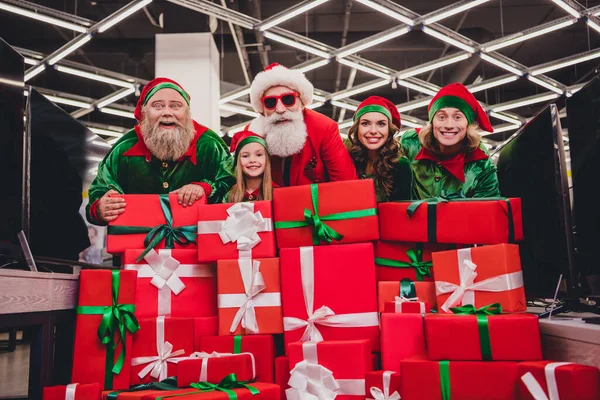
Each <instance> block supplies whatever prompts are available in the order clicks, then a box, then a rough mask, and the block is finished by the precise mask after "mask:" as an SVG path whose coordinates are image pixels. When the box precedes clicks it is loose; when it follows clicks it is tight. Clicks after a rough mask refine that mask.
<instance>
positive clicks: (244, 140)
mask: <svg viewBox="0 0 600 400" xmlns="http://www.w3.org/2000/svg"><path fill="white" fill-rule="evenodd" d="M249 143H260V144H261V145H262V146H263V147H264V148H265V151H266V152H267V153H269V149H268V147H267V142H266V141H265V139H264V138H263V137H262V136H260V135H258V134H256V133H254V132H251V131H241V132H238V133H236V134H235V135H233V137H232V138H231V147H230V149H229V151H230V152H231V153H234V156H233V163H234V165H235V164H236V163H237V159H238V155H239V153H240V151H241V150H242V148H243V147H244V146H245V145H247V144H249Z"/></svg>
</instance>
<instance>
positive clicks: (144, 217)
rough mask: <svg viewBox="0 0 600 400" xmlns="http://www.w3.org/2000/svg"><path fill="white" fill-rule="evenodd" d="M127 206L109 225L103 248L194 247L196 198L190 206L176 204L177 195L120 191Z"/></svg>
mask: <svg viewBox="0 0 600 400" xmlns="http://www.w3.org/2000/svg"><path fill="white" fill-rule="evenodd" d="M117 196H118V197H122V198H124V199H125V202H126V204H127V206H126V207H125V211H124V212H123V214H121V215H119V218H117V219H115V220H114V221H112V222H110V223H109V224H108V238H107V240H106V251H108V252H109V253H112V254H121V253H123V252H124V251H125V250H127V249H152V248H153V249H163V248H167V249H172V248H175V249H180V248H187V249H196V248H197V246H196V236H197V235H196V231H197V229H198V228H197V226H196V223H197V222H198V211H197V206H196V204H198V203H199V202H206V199H205V198H204V197H203V198H202V199H204V200H202V199H201V200H199V201H197V202H196V203H195V204H194V205H193V206H191V207H184V206H183V205H180V204H178V203H177V194H169V195H167V194H122V195H117Z"/></svg>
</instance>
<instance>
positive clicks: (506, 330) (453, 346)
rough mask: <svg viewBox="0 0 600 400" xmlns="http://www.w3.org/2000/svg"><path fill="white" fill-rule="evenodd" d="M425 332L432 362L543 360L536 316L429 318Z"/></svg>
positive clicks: (426, 319)
mask: <svg viewBox="0 0 600 400" xmlns="http://www.w3.org/2000/svg"><path fill="white" fill-rule="evenodd" d="M485 321H487V324H486V323H485ZM425 332H426V340H427V351H428V354H429V359H430V360H461V361H471V360H486V361H491V360H494V361H524V360H527V361H529V360H541V359H542V345H541V342H540V328H539V323H538V317H537V316H536V315H533V314H502V315H489V316H488V315H426V316H425ZM448 332H452V334H451V335H449V334H448ZM488 338H489V339H488Z"/></svg>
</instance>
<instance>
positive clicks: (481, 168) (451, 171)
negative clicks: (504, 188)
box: [400, 83, 500, 199]
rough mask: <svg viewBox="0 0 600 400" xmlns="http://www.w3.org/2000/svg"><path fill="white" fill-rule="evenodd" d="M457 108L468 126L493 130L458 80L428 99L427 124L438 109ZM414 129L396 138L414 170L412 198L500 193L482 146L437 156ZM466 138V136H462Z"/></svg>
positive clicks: (473, 98) (489, 195)
mask: <svg viewBox="0 0 600 400" xmlns="http://www.w3.org/2000/svg"><path fill="white" fill-rule="evenodd" d="M445 107H452V108H457V109H459V110H460V111H461V112H462V113H463V114H464V115H465V117H466V118H467V120H468V122H469V125H470V124H473V123H474V122H477V123H478V124H479V127H480V128H481V129H482V130H484V131H487V132H493V131H494V130H493V128H492V125H491V124H490V120H489V118H488V116H487V114H486V113H485V111H484V110H483V108H482V107H481V105H480V104H479V102H478V101H477V99H476V98H475V96H473V94H472V93H471V92H469V90H468V89H467V88H466V87H465V86H464V85H462V84H460V83H452V84H450V85H448V86H445V87H443V88H442V89H440V91H439V92H438V93H437V94H436V95H435V96H434V97H433V99H431V102H430V103H429V107H428V113H429V123H430V124H432V121H433V117H434V116H435V114H436V113H437V112H438V111H439V110H440V109H442V108H445ZM418 132H419V131H418V130H415V129H411V130H409V131H407V132H406V133H404V135H403V136H402V139H401V141H400V145H401V147H402V152H403V153H404V154H405V155H406V156H407V157H408V158H409V160H410V161H411V163H412V169H413V173H414V187H413V198H415V199H426V198H431V197H437V196H439V195H440V194H441V193H442V191H444V192H445V193H449V194H452V193H458V192H461V191H462V193H463V194H464V195H465V196H466V197H478V198H481V197H496V196H500V189H499V186H498V176H497V174H496V166H495V165H494V164H493V163H492V161H491V160H490V158H489V154H488V152H487V150H486V148H485V146H484V145H483V143H480V144H479V147H478V148H477V149H475V150H474V151H471V152H467V151H461V152H459V153H458V154H456V155H454V156H452V157H450V158H441V157H440V156H439V155H437V154H436V153H434V152H433V151H431V150H429V149H427V148H425V147H423V144H422V143H421V141H420V140H419V136H418ZM465 140H466V139H465Z"/></svg>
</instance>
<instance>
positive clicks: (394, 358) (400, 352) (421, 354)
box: [381, 313, 427, 372]
mask: <svg viewBox="0 0 600 400" xmlns="http://www.w3.org/2000/svg"><path fill="white" fill-rule="evenodd" d="M407 359H423V360H424V359H427V350H426V349H425V333H424V330H423V317H422V316H421V315H420V314H391V313H385V314H381V367H382V368H383V369H384V370H388V371H394V372H400V361H403V360H407Z"/></svg>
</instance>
